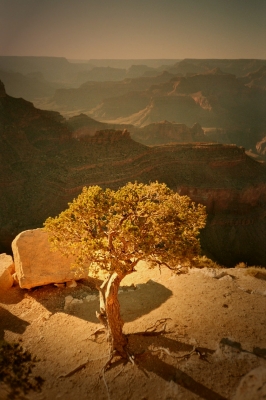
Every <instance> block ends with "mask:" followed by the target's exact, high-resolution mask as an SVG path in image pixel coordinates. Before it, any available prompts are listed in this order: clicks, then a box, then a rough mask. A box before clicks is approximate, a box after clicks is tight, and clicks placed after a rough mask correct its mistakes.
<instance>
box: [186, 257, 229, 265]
mask: <svg viewBox="0 0 266 400" xmlns="http://www.w3.org/2000/svg"><path fill="white" fill-rule="evenodd" d="M193 266H195V267H197V268H222V266H221V265H219V264H217V263H216V262H215V261H213V260H211V259H210V258H208V257H206V256H196V257H194V258H193Z"/></svg>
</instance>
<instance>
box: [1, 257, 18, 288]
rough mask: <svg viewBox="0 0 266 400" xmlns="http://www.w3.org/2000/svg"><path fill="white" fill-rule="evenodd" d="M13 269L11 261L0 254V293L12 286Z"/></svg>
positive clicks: (10, 258)
mask: <svg viewBox="0 0 266 400" xmlns="http://www.w3.org/2000/svg"><path fill="white" fill-rule="evenodd" d="M14 272H15V267H14V263H13V259H12V257H11V256H9V255H7V254H0V291H1V290H8V289H10V288H11V287H12V286H13V283H14V278H13V274H14Z"/></svg>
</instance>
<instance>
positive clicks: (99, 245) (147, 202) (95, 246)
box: [45, 182, 206, 278]
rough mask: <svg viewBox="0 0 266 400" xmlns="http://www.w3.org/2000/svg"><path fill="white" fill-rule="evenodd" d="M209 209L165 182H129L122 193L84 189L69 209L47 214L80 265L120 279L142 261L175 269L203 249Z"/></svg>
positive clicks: (57, 240) (55, 239)
mask: <svg viewBox="0 0 266 400" xmlns="http://www.w3.org/2000/svg"><path fill="white" fill-rule="evenodd" d="M205 221H206V213H205V207H204V206H202V205H200V204H198V205H196V204H195V203H194V202H192V201H191V199H190V198H189V197H187V196H180V195H179V194H178V193H175V192H173V191H172V190H170V189H169V188H168V187H167V186H166V185H165V184H160V183H158V182H154V183H150V184H149V185H145V184H141V183H128V184H127V185H126V186H124V187H121V188H120V189H118V190H117V191H114V190H111V189H102V188H100V187H99V186H91V187H88V188H87V187H84V188H83V190H82V193H81V194H80V195H79V196H78V197H77V199H74V200H73V202H72V203H69V207H68V209H67V210H65V211H63V212H62V213H61V214H60V215H59V216H57V217H55V218H48V219H47V220H46V222H45V229H46V230H47V231H48V232H49V236H50V241H51V243H52V245H53V247H55V248H57V249H59V250H61V251H62V252H63V253H64V254H66V255H70V254H72V255H74V256H75V259H76V266H77V267H81V268H88V272H89V274H90V275H97V274H98V273H99V271H104V272H106V273H113V272H116V273H117V274H118V275H120V276H121V278H122V277H123V276H125V275H127V274H128V273H131V272H132V271H133V270H134V267H135V266H136V264H137V263H138V261H140V260H146V261H148V262H150V265H156V264H157V265H166V266H167V267H168V268H171V269H173V270H175V269H176V268H177V266H178V264H179V263H180V262H182V261H183V260H186V259H191V258H193V257H194V256H195V255H197V254H198V253H199V250H200V244H199V239H198V235H199V231H200V229H201V228H203V227H204V226H205Z"/></svg>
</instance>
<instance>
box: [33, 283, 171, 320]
mask: <svg viewBox="0 0 266 400" xmlns="http://www.w3.org/2000/svg"><path fill="white" fill-rule="evenodd" d="M119 292H120V293H119V302H120V307H121V315H122V319H123V320H124V322H130V321H134V320H136V319H137V318H140V317H141V316H143V315H145V314H148V313H150V312H151V311H152V310H155V309H156V308H158V307H160V306H161V305H162V304H163V303H164V302H165V301H166V300H167V299H169V298H170V297H171V295H172V291H171V290H169V289H167V288H166V287H165V286H163V285H161V284H160V283H157V282H154V281H148V282H147V283H145V284H144V283H143V284H139V285H137V287H133V286H121V288H120V291H119ZM29 294H30V295H31V297H33V298H34V299H35V300H36V301H38V302H39V303H41V304H42V306H44V307H45V308H46V309H47V310H48V311H50V312H52V313H54V312H58V311H61V312H64V313H66V314H69V315H74V316H75V317H77V318H81V319H84V320H85V321H89V322H93V323H95V324H96V323H99V320H98V319H97V318H96V311H99V308H100V303H99V296H98V295H99V292H98V291H96V290H95V289H94V290H93V291H91V292H86V288H85V287H84V285H82V284H81V285H78V286H77V287H76V288H73V289H72V290H71V289H57V288H55V287H52V286H51V285H50V287H46V288H44V287H43V288H39V289H36V290H34V291H31V292H29ZM69 295H70V296H72V297H73V298H74V301H72V302H71V303H70V304H69V306H68V307H65V298H66V297H67V296H69ZM91 295H93V296H94V297H95V295H96V296H97V298H96V297H95V298H94V299H93V300H90V301H88V300H87V297H90V296H91Z"/></svg>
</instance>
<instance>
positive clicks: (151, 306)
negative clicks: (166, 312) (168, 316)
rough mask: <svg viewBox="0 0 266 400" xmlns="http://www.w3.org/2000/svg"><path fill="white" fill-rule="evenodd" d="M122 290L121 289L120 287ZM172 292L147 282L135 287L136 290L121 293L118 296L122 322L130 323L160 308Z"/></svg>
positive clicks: (162, 286)
mask: <svg viewBox="0 0 266 400" xmlns="http://www.w3.org/2000/svg"><path fill="white" fill-rule="evenodd" d="M122 289H123V287H122ZM172 294H173V293H172V291H171V290H169V289H167V288H166V287H165V286H164V285H162V284H160V283H158V282H155V281H152V280H149V281H148V282H147V283H143V284H139V285H137V289H135V290H131V288H130V287H129V288H128V291H126V290H125V291H123V292H121V293H120V294H119V302H120V307H121V315H122V318H123V321H124V322H131V321H134V320H136V319H137V318H140V317H141V316H143V315H145V314H149V313H150V312H151V311H153V310H155V309H156V308H158V307H160V306H161V305H162V304H163V303H165V302H166V301H167V300H168V299H169V298H170V297H171V296H172Z"/></svg>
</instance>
